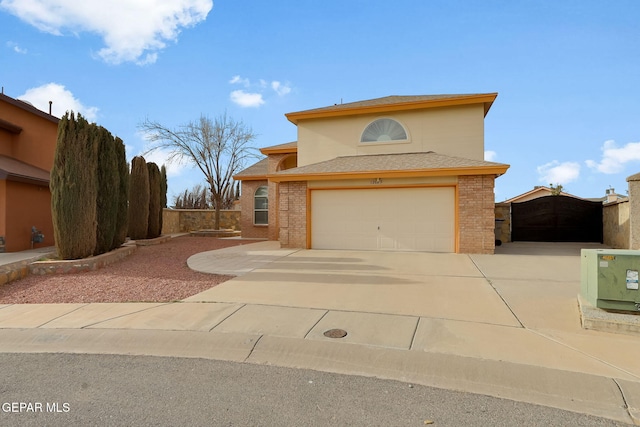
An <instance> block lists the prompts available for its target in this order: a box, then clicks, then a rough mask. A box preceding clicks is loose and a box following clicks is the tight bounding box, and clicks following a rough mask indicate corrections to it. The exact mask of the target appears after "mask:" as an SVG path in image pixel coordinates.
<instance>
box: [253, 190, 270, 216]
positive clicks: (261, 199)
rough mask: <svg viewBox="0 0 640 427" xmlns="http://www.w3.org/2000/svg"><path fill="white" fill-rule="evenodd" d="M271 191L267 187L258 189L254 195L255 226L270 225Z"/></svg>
mask: <svg viewBox="0 0 640 427" xmlns="http://www.w3.org/2000/svg"><path fill="white" fill-rule="evenodd" d="M268 194H269V190H268V189H267V187H266V186H262V187H258V189H257V190H256V192H255V193H254V195H253V223H254V224H255V225H268V224H269V199H268V197H267V196H268Z"/></svg>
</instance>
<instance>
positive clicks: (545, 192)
mask: <svg viewBox="0 0 640 427" xmlns="http://www.w3.org/2000/svg"><path fill="white" fill-rule="evenodd" d="M551 192H552V190H551V188H549V187H545V186H544V185H537V186H535V187H533V190H529V191H527V192H526V193H522V194H519V195H517V196H515V197H512V198H510V199H507V200H505V201H504V202H501V203H514V202H515V203H517V202H519V201H520V200H522V199H526V200H531V199H535V198H538V197H545V196H550V195H551ZM536 193H539V195H536ZM560 195H561V196H567V197H573V198H574V199H581V200H586V199H583V198H582V197H578V196H575V195H573V194H570V193H566V192H564V191H561V192H560ZM531 196H533V197H531Z"/></svg>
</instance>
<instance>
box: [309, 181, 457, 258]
mask: <svg viewBox="0 0 640 427" xmlns="http://www.w3.org/2000/svg"><path fill="white" fill-rule="evenodd" d="M454 203H455V191H454V189H453V188H452V187H442V188H397V189H396V188H386V189H371V190H368V189H366V190H364V189H363V190H313V191H312V192H311V212H312V216H311V218H312V224H311V244H312V247H313V248H316V249H358V250H403V251H430V252H454V251H455V218H454V215H455V206H454Z"/></svg>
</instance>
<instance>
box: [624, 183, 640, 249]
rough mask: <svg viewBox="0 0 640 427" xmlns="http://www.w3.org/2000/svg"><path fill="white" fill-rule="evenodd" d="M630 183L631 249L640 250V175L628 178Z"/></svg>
mask: <svg viewBox="0 0 640 427" xmlns="http://www.w3.org/2000/svg"><path fill="white" fill-rule="evenodd" d="M627 182H628V183H629V249H640V173H637V174H635V175H631V176H630V177H628V178H627Z"/></svg>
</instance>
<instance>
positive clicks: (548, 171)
mask: <svg viewBox="0 0 640 427" xmlns="http://www.w3.org/2000/svg"><path fill="white" fill-rule="evenodd" d="M538 175H539V176H540V179H539V181H540V182H543V183H545V184H563V185H564V184H568V183H570V182H573V181H575V180H577V179H578V177H579V176H580V164H579V163H576V162H564V163H560V162H558V161H557V160H554V161H552V162H549V163H546V164H544V165H542V166H538Z"/></svg>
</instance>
